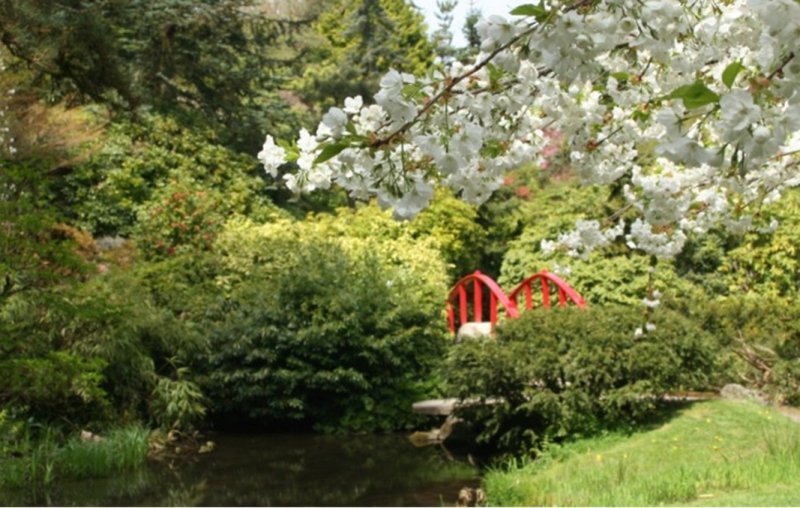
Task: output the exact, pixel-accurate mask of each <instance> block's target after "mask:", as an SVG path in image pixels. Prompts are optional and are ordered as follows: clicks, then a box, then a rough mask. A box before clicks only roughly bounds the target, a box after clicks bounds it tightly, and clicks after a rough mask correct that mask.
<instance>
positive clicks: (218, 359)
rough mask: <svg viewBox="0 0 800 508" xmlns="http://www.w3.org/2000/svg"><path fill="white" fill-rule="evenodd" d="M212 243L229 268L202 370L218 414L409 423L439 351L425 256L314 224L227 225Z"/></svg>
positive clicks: (441, 273)
mask: <svg viewBox="0 0 800 508" xmlns="http://www.w3.org/2000/svg"><path fill="white" fill-rule="evenodd" d="M334 222H335V221H334ZM388 236H390V237H391V235H388ZM219 246H220V249H221V251H222V252H224V253H225V256H226V257H227V261H226V263H227V264H228V266H229V267H230V269H231V270H232V275H231V276H229V277H228V278H226V279H225V280H224V282H225V284H226V285H227V287H228V288H229V291H230V295H231V296H230V299H229V303H228V306H227V308H223V309H222V313H223V316H224V322H223V323H222V325H221V326H220V327H219V328H218V329H217V330H216V331H215V332H214V334H213V336H212V339H211V345H210V348H209V351H210V353H209V364H208V366H207V373H208V374H207V377H208V379H207V388H208V393H209V394H210V396H211V398H212V402H213V407H214V409H215V411H216V412H217V413H218V414H221V415H228V416H231V415H232V416H237V417H238V416H241V417H244V418H246V419H249V420H251V421H257V422H261V423H278V422H286V421H287V420H288V421H303V422H306V423H309V424H312V425H314V426H315V427H316V428H317V429H318V430H323V431H332V430H357V431H366V430H376V429H393V428H402V427H404V426H406V425H407V424H409V423H410V422H411V421H413V420H412V418H413V417H412V415H411V411H410V405H411V403H412V402H413V401H414V400H415V399H416V397H422V396H424V391H425V389H427V388H428V384H429V377H430V373H431V370H432V366H433V364H434V363H436V361H437V360H439V359H440V358H441V357H442V355H443V352H444V344H445V339H444V331H445V329H444V325H445V320H444V316H443V313H442V305H441V301H440V299H441V295H443V294H444V291H445V288H444V280H445V270H444V265H443V263H442V262H441V261H440V260H439V258H438V255H437V253H436V251H434V250H431V249H430V248H427V247H426V246H425V245H424V243H416V242H414V241H413V240H411V239H409V238H405V237H396V238H386V237H383V236H382V234H381V233H380V232H379V231H375V232H374V234H373V235H365V237H364V238H358V237H353V236H344V235H342V234H341V233H340V229H339V228H338V227H334V225H332V224H330V223H327V222H326V221H322V220H321V221H309V222H301V223H300V222H296V223H276V224H270V225H265V226H253V225H248V224H247V223H235V224H231V226H230V227H229V229H228V231H226V233H225V234H223V235H222V237H221V238H220V244H219ZM437 296H438V298H437Z"/></svg>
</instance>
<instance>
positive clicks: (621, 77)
mask: <svg viewBox="0 0 800 508" xmlns="http://www.w3.org/2000/svg"><path fill="white" fill-rule="evenodd" d="M611 77H612V78H614V79H616V80H617V81H627V80H628V78H630V77H631V75H630V74H628V73H627V72H612V73H611Z"/></svg>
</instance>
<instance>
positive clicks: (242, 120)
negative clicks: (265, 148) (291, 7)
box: [0, 0, 304, 150]
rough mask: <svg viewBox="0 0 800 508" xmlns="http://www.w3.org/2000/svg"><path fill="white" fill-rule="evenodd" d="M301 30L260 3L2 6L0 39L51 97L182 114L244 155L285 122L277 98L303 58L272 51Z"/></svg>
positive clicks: (185, 0) (83, 1)
mask: <svg viewBox="0 0 800 508" xmlns="http://www.w3.org/2000/svg"><path fill="white" fill-rule="evenodd" d="M303 23H304V21H303V20H293V19H274V17H270V15H269V10H268V9H267V8H265V6H264V5H263V4H262V3H256V2H255V0H196V1H189V0H47V1H45V0H15V1H4V2H0V40H1V41H2V43H3V45H4V46H5V47H6V48H7V49H8V50H9V51H10V52H11V53H13V54H14V55H15V56H16V57H18V58H19V59H21V60H22V61H24V62H26V63H27V65H28V66H29V67H30V68H31V69H32V70H33V71H35V72H36V74H37V77H36V82H37V83H39V84H42V85H45V86H46V88H47V89H48V90H49V92H50V93H51V95H52V96H53V97H54V98H62V99H67V100H69V101H70V102H72V103H80V102H84V101H91V102H101V103H104V104H108V105H110V106H111V107H112V108H113V109H114V110H118V111H119V110H135V109H136V108H137V107H139V106H150V107H154V108H156V109H158V110H161V111H170V112H181V113H183V114H188V115H190V116H191V117H192V119H193V121H196V120H198V119H200V120H205V121H208V122H211V123H212V124H213V125H218V126H220V127H222V128H223V129H224V130H226V132H228V133H229V134H230V138H231V139H230V140H229V141H230V142H231V143H232V144H236V145H240V146H241V147H242V148H246V149H248V150H251V149H253V148H254V147H255V146H257V145H258V143H257V141H256V140H255V139H254V138H252V137H251V136H252V134H248V133H251V132H255V131H258V130H259V129H260V128H261V127H262V126H266V125H272V127H273V128H274V127H275V126H276V125H280V124H281V123H283V122H270V121H269V119H270V118H271V117H275V116H277V117H278V118H282V116H281V115H282V112H281V110H282V109H283V110H285V109H287V108H288V106H286V105H281V104H280V103H281V101H280V100H278V98H277V97H276V96H275V93H274V92H276V91H277V90H278V89H279V88H280V85H281V80H282V78H283V77H284V75H285V72H286V70H285V69H286V68H287V67H289V66H290V65H289V64H290V63H291V62H294V61H296V59H297V58H296V57H297V55H296V54H283V55H282V54H281V53H279V52H277V51H275V50H276V49H277V48H279V47H285V44H284V41H285V39H286V37H287V34H288V33H290V32H291V31H292V30H293V29H295V28H296V27H297V26H301V25H303ZM265 119H267V121H265Z"/></svg>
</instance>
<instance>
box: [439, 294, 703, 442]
mask: <svg viewBox="0 0 800 508" xmlns="http://www.w3.org/2000/svg"><path fill="white" fill-rule="evenodd" d="M654 323H655V325H656V328H655V330H652V331H650V332H647V333H645V334H644V335H642V336H639V337H637V336H636V335H635V333H634V332H635V330H636V328H637V327H640V326H641V325H642V324H643V316H642V313H641V312H640V311H637V310H636V309H632V308H630V307H624V306H613V305H612V306H590V307H589V308H587V309H585V310H580V309H576V308H566V309H560V308H557V309H552V310H549V311H548V310H534V311H529V312H527V313H525V314H523V315H522V317H520V318H519V319H516V320H512V321H507V322H506V323H504V324H503V325H502V326H500V327H499V328H498V330H497V340H494V341H469V342H464V343H461V344H458V345H456V346H455V347H454V348H453V349H452V350H451V352H450V354H449V356H448V359H447V362H446V367H445V369H446V378H447V384H448V385H449V393H451V394H453V395H454V396H457V397H459V398H461V399H479V400H484V401H485V400H488V399H494V402H493V403H491V404H488V405H476V406H473V407H471V408H469V407H468V408H466V409H465V410H463V412H464V416H465V417H466V418H467V419H468V420H469V421H470V422H472V423H473V424H474V425H475V427H476V428H477V429H480V434H479V442H484V443H488V444H490V445H491V446H494V447H497V448H499V449H501V450H506V451H511V450H515V451H518V450H520V449H530V448H532V447H535V446H538V445H539V444H541V443H542V442H543V441H545V440H558V439H562V438H564V437H566V436H574V435H576V434H584V433H591V432H594V431H597V430H598V429H600V428H604V427H609V426H616V425H627V424H630V423H634V422H636V421H640V420H642V419H643V418H644V417H646V416H647V415H648V414H650V412H651V411H652V410H653V409H654V408H655V407H656V405H657V404H658V401H659V400H660V397H661V396H662V395H663V394H665V393H666V392H669V391H672V390H681V389H688V388H697V387H701V386H703V385H704V383H705V382H707V379H708V375H709V373H711V372H712V371H713V367H714V351H715V350H714V343H713V340H712V339H711V337H710V336H709V335H707V334H706V333H704V332H703V331H702V330H701V329H699V327H697V326H696V325H694V324H693V323H692V322H690V321H688V320H686V319H684V318H683V317H682V316H680V315H677V314H675V313H673V312H670V311H667V310H666V309H659V310H658V311H657V312H655V314H654Z"/></svg>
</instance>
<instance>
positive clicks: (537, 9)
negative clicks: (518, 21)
mask: <svg viewBox="0 0 800 508" xmlns="http://www.w3.org/2000/svg"><path fill="white" fill-rule="evenodd" d="M511 15H512V16H533V17H535V18H536V20H537V21H541V20H542V19H544V18H545V17H547V9H545V8H544V6H543V5H541V4H540V5H533V4H525V5H520V6H519V7H516V8H514V10H512V11H511Z"/></svg>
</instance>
